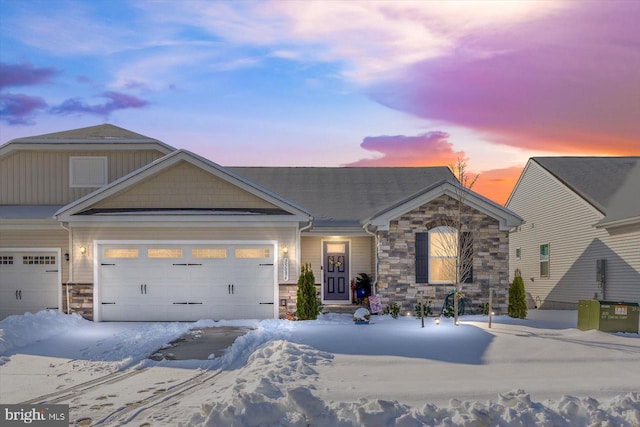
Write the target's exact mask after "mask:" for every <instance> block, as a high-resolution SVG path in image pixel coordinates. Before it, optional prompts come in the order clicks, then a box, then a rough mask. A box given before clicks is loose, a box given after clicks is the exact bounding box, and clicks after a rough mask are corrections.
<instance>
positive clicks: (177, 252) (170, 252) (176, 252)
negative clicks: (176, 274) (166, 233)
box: [147, 249, 182, 258]
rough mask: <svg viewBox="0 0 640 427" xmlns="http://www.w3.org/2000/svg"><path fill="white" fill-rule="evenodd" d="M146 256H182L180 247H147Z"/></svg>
mask: <svg viewBox="0 0 640 427" xmlns="http://www.w3.org/2000/svg"><path fill="white" fill-rule="evenodd" d="M147 257H148V258H182V249H148V250H147Z"/></svg>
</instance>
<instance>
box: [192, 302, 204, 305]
mask: <svg viewBox="0 0 640 427" xmlns="http://www.w3.org/2000/svg"><path fill="white" fill-rule="evenodd" d="M189 305H202V303H201V302H190V303H189Z"/></svg>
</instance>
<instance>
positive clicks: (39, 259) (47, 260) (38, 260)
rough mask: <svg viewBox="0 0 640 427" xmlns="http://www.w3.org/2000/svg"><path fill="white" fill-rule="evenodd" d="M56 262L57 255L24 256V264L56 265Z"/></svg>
mask: <svg viewBox="0 0 640 427" xmlns="http://www.w3.org/2000/svg"><path fill="white" fill-rule="evenodd" d="M55 263H56V257H55V256H23V257H22V264H38V265H39V264H44V265H54V264H55Z"/></svg>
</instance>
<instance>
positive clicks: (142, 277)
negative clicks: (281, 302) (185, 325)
mask: <svg viewBox="0 0 640 427" xmlns="http://www.w3.org/2000/svg"><path fill="white" fill-rule="evenodd" d="M274 248H275V244H274V243H272V242H251V243H245V242H237V241H233V242H186V243H185V242H175V241H168V242H152V243H151V242H141V243H135V242H133V243H132V242H122V243H120V242H102V243H96V250H97V254H98V258H97V264H98V265H97V269H96V274H97V277H96V279H97V282H96V299H95V301H94V304H95V312H96V313H98V315H97V316H96V320H102V321H194V320H199V319H214V320H220V319H242V318H247V319H255V318H258V319H263V318H273V317H274V316H275V309H276V308H277V307H275V306H274V301H275V293H276V292H277V286H276V283H277V281H276V274H277V266H276V262H275V259H274V257H275V250H274Z"/></svg>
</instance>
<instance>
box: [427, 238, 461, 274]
mask: <svg viewBox="0 0 640 427" xmlns="http://www.w3.org/2000/svg"><path fill="white" fill-rule="evenodd" d="M458 244H459V242H458V231H457V230H456V229H455V228H451V227H437V228H434V229H432V230H429V244H428V247H429V283H454V282H455V281H456V262H457V254H458Z"/></svg>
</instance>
